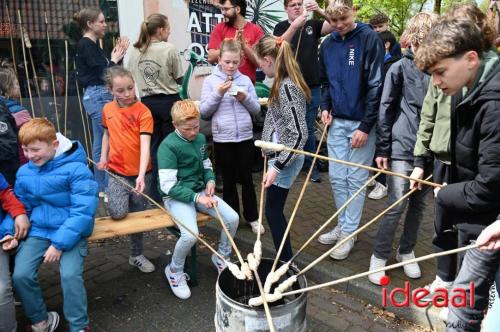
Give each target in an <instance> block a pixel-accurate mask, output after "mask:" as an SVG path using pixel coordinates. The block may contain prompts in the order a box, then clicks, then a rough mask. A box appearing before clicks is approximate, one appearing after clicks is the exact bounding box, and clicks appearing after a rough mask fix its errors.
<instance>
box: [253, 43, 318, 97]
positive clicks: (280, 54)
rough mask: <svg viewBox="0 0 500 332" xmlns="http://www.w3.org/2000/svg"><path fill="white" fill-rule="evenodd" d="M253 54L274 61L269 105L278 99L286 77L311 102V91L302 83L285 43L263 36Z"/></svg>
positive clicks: (296, 64)
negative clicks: (274, 71) (267, 57)
mask: <svg viewBox="0 0 500 332" xmlns="http://www.w3.org/2000/svg"><path fill="white" fill-rule="evenodd" d="M255 52H256V53H257V56H258V57H259V58H261V59H262V58H264V57H265V56H269V57H271V58H273V59H274V61H275V62H274V66H275V70H276V74H275V76H274V82H273V86H272V87H271V92H270V94H269V103H273V102H275V101H276V100H277V99H278V95H279V88H280V86H281V82H283V80H284V79H285V78H286V77H290V79H291V80H292V81H293V83H294V84H295V85H296V86H297V88H298V89H300V90H301V91H302V92H303V93H304V95H305V97H306V99H307V101H310V100H311V90H309V87H308V86H307V84H306V82H305V81H304V77H303V76H302V73H301V71H300V67H299V64H298V63H297V61H296V60H295V55H294V53H293V51H292V48H291V46H290V44H289V43H288V42H287V41H285V40H283V39H281V38H276V37H273V36H265V37H263V38H261V39H260V40H259V42H258V43H257V44H256V45H255Z"/></svg>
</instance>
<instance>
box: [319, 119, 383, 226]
mask: <svg viewBox="0 0 500 332" xmlns="http://www.w3.org/2000/svg"><path fill="white" fill-rule="evenodd" d="M359 124H360V122H359V121H351V120H345V119H334V120H333V121H332V124H331V128H330V130H329V132H328V140H327V143H328V156H329V157H331V158H335V159H340V160H345V161H350V162H354V163H358V164H363V165H367V166H370V165H371V164H372V160H373V154H374V153H375V129H372V130H371V131H370V133H369V135H368V141H367V142H366V144H365V146H363V147H362V148H357V149H353V148H352V147H351V140H352V135H353V134H354V132H355V131H356V129H358V127H359ZM328 173H329V177H330V183H331V185H332V191H333V197H334V199H335V204H336V206H337V209H338V208H340V207H341V206H342V205H343V204H344V203H345V202H346V201H347V200H348V199H349V197H351V196H352V195H354V193H355V192H356V191H358V190H359V188H361V187H362V186H363V185H364V184H365V183H366V181H367V180H368V170H365V169H362V168H359V167H351V166H345V165H343V164H340V163H337V162H333V161H331V162H330V163H329V169H328ZM365 193H366V191H363V192H362V193H360V194H359V195H358V196H357V197H356V198H355V199H354V200H353V201H352V202H351V203H350V204H349V206H347V208H345V209H344V210H343V211H342V212H341V213H340V215H339V225H340V226H341V230H342V233H344V234H352V233H353V232H354V231H355V230H356V229H357V228H358V225H359V222H360V220H361V214H362V212H363V205H364V203H365Z"/></svg>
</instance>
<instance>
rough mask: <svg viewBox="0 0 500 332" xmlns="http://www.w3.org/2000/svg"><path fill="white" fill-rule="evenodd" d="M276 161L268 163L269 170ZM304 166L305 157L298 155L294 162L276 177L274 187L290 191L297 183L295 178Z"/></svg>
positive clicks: (270, 160) (272, 160)
mask: <svg viewBox="0 0 500 332" xmlns="http://www.w3.org/2000/svg"><path fill="white" fill-rule="evenodd" d="M275 161H276V159H274V158H273V159H269V160H268V161H267V169H270V168H271V167H272V166H273V164H274V162H275ZM303 164H304V155H298V156H297V158H296V159H295V160H294V161H292V162H291V163H290V164H289V165H288V166H286V167H285V168H284V169H282V170H281V172H280V173H279V174H278V176H277V177H276V180H274V182H273V185H275V186H278V187H280V188H284V189H290V187H291V186H292V184H293V182H294V181H295V178H296V177H297V175H298V174H299V173H300V170H301V169H302V165H303Z"/></svg>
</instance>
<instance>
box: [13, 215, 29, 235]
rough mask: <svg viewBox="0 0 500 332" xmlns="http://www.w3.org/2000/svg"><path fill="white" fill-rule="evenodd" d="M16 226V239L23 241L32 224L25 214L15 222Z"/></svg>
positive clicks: (19, 216)
mask: <svg viewBox="0 0 500 332" xmlns="http://www.w3.org/2000/svg"><path fill="white" fill-rule="evenodd" d="M14 225H15V228H16V233H15V234H14V237H15V238H16V239H18V240H22V239H24V238H25V237H26V235H28V231H29V229H30V227H31V223H30V221H29V219H28V216H27V215H25V214H20V215H18V216H17V217H16V219H15V220H14Z"/></svg>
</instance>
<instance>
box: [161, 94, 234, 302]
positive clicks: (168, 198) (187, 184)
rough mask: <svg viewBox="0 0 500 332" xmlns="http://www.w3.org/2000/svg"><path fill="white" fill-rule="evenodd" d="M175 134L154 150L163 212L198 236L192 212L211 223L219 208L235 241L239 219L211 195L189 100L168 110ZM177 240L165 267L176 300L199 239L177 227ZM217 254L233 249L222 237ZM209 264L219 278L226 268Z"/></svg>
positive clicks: (208, 166)
mask: <svg viewBox="0 0 500 332" xmlns="http://www.w3.org/2000/svg"><path fill="white" fill-rule="evenodd" d="M172 120H173V121H172V122H173V124H174V127H175V132H173V133H171V134H170V135H168V136H167V137H166V138H165V139H164V140H163V142H162V143H161V144H160V147H159V148H158V175H159V180H158V183H159V187H160V188H159V189H160V192H161V193H162V194H163V196H164V198H163V201H164V204H165V208H166V209H167V210H168V211H169V212H170V213H171V214H172V216H173V217H174V218H175V219H176V220H182V223H183V224H184V225H185V226H186V227H188V228H189V229H190V230H191V231H193V232H194V233H196V234H198V224H197V221H196V211H201V212H203V213H207V214H209V215H211V216H213V217H215V218H217V214H216V212H215V209H213V207H214V206H217V207H218V209H219V212H220V214H221V216H222V219H223V220H224V222H225V223H226V226H227V228H228V229H229V233H230V234H231V236H232V237H233V238H234V236H235V234H236V229H237V228H238V223H239V216H238V214H237V213H236V212H235V211H234V210H233V209H232V208H231V207H230V206H229V205H228V204H227V203H226V202H224V201H223V200H222V199H220V198H219V197H217V196H215V195H214V192H215V176H214V172H213V169H212V163H211V162H210V159H209V158H208V153H207V142H206V139H205V136H203V134H200V133H199V129H200V112H199V111H198V109H197V107H196V105H195V104H194V103H193V102H192V101H191V100H181V101H178V102H176V103H175V104H174V106H173V107H172ZM179 229H180V231H181V237H180V238H179V240H178V241H177V243H176V244H175V249H174V253H173V254H172V260H171V262H170V264H169V265H167V267H166V268H165V276H166V278H167V280H168V282H169V284H170V288H171V289H172V292H173V293H174V294H175V296H177V297H178V298H180V299H187V298H189V297H190V296H191V291H190V289H189V286H188V285H187V283H186V276H187V275H186V274H185V273H184V263H185V261H186V256H187V255H188V253H189V251H190V250H191V247H192V246H193V245H195V244H196V240H197V238H196V237H195V236H193V235H192V234H191V233H189V232H188V231H187V230H186V229H185V228H183V227H180V226H179ZM219 253H220V254H221V255H222V256H223V257H226V258H229V257H230V256H231V244H230V243H229V239H228V238H227V236H226V234H224V232H221V237H220V243H219ZM212 262H213V263H214V265H215V267H216V268H217V270H218V272H219V273H220V272H221V271H222V270H223V269H224V268H225V263H224V262H223V261H222V260H220V259H219V258H218V257H217V256H215V255H212Z"/></svg>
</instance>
